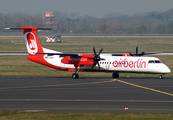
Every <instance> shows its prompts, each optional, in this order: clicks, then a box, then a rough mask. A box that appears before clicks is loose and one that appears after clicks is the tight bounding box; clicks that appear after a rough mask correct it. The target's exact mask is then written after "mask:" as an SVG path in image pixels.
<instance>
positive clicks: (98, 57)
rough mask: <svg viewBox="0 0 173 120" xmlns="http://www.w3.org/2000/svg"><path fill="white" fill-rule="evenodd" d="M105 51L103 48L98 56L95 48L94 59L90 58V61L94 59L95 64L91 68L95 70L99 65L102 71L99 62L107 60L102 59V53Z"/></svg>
mask: <svg viewBox="0 0 173 120" xmlns="http://www.w3.org/2000/svg"><path fill="white" fill-rule="evenodd" d="M102 51H103V48H102V49H101V50H100V51H99V53H98V54H97V53H96V50H95V47H93V52H94V55H95V56H94V57H93V58H89V59H93V60H94V63H93V65H92V67H91V69H93V68H94V66H96V64H97V65H98V67H99V70H100V64H99V61H100V60H105V59H104V58H100V53H101V52H102Z"/></svg>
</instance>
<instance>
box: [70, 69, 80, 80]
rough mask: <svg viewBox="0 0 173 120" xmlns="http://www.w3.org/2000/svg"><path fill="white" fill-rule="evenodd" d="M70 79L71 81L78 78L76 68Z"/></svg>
mask: <svg viewBox="0 0 173 120" xmlns="http://www.w3.org/2000/svg"><path fill="white" fill-rule="evenodd" d="M78 71H79V70H78ZM72 78H73V79H76V78H79V74H78V73H77V67H75V73H73V74H72Z"/></svg>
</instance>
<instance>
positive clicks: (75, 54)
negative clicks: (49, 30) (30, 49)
mask: <svg viewBox="0 0 173 120" xmlns="http://www.w3.org/2000/svg"><path fill="white" fill-rule="evenodd" d="M37 54H47V55H61V56H82V54H78V53H39V52H38V53H37Z"/></svg>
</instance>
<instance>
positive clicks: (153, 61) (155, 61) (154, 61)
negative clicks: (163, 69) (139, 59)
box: [148, 60, 162, 63]
mask: <svg viewBox="0 0 173 120" xmlns="http://www.w3.org/2000/svg"><path fill="white" fill-rule="evenodd" d="M148 63H162V62H161V61H160V60H149V62H148Z"/></svg>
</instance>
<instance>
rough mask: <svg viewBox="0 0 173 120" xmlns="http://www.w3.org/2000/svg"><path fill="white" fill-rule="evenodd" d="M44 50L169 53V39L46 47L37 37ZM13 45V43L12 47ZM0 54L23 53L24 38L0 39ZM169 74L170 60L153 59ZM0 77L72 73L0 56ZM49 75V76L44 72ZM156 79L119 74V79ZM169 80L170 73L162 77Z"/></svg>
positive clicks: (84, 40)
mask: <svg viewBox="0 0 173 120" xmlns="http://www.w3.org/2000/svg"><path fill="white" fill-rule="evenodd" d="M40 39H41V42H42V45H43V46H44V47H45V48H49V49H52V50H57V51H63V52H90V53H92V52H93V51H92V49H93V47H96V51H97V52H99V50H100V49H101V48H104V50H103V52H135V48H136V46H138V47H139V52H142V51H146V52H153V51H162V52H173V37H62V39H63V41H64V42H63V43H46V38H45V37H40ZM12 41H13V43H12ZM0 43H1V44H0V52H27V50H26V45H25V41H24V37H11V36H9V37H8V36H7V37H0ZM156 57H158V58H159V59H160V60H161V61H162V62H163V63H165V64H166V65H168V66H169V68H170V69H171V70H172V71H173V61H172V60H173V56H156ZM0 60H1V62H0V66H1V67H0V76H60V77H64V76H66V77H71V74H72V72H65V71H59V70H55V69H53V68H49V67H46V66H43V65H40V64H37V63H34V62H31V61H29V60H28V59H27V58H26V56H0ZM47 71H49V72H47ZM79 75H80V77H94V76H95V77H98V76H99V77H111V75H112V74H111V73H110V74H108V73H90V72H80V73H79ZM126 76H130V77H158V75H153V74H151V75H144V74H139V75H138V76H137V75H136V74H130V73H121V74H120V77H126ZM165 77H173V73H170V74H167V75H165Z"/></svg>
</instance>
